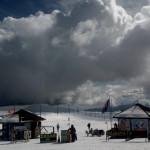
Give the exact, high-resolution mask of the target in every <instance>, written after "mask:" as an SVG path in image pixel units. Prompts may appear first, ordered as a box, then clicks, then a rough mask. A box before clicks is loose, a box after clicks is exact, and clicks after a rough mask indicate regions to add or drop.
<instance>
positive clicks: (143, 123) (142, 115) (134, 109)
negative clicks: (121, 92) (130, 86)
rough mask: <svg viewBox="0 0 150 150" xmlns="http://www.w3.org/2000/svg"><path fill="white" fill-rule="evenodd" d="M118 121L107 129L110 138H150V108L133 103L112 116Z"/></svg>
mask: <svg viewBox="0 0 150 150" xmlns="http://www.w3.org/2000/svg"><path fill="white" fill-rule="evenodd" d="M113 118H117V120H118V123H117V124H115V126H114V128H112V129H111V130H109V131H107V136H110V138H125V139H126V140H130V139H133V138H148V139H150V108H149V107H146V106H144V105H141V104H135V105H133V106H131V107H130V108H128V109H126V110H124V111H122V112H120V113H117V114H116V115H114V116H113Z"/></svg>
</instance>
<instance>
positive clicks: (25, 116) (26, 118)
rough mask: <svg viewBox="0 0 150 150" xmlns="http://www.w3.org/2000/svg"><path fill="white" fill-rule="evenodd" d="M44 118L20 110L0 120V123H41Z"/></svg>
mask: <svg viewBox="0 0 150 150" xmlns="http://www.w3.org/2000/svg"><path fill="white" fill-rule="evenodd" d="M43 120H45V119H44V118H42V117H40V116H38V115H36V114H34V113H32V112H30V111H28V110H25V109H20V110H18V111H16V112H14V113H13V114H10V115H8V116H4V117H2V118H1V119H0V123H7V122H9V123H10V122H11V123H17V122H20V121H21V122H31V121H43Z"/></svg>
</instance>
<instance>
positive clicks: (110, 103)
mask: <svg viewBox="0 0 150 150" xmlns="http://www.w3.org/2000/svg"><path fill="white" fill-rule="evenodd" d="M109 99H110V106H109V107H110V127H111V129H112V98H111V97H110V96H109Z"/></svg>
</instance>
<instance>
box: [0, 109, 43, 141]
mask: <svg viewBox="0 0 150 150" xmlns="http://www.w3.org/2000/svg"><path fill="white" fill-rule="evenodd" d="M43 120H45V119H44V118H42V117H40V116H38V115H36V114H34V113H32V112H30V111H27V110H25V109H20V110H19V111H16V112H14V113H12V114H10V115H8V116H4V117H3V118H2V119H1V120H0V124H2V137H1V139H2V140H9V141H12V140H23V139H28V138H37V137H38V136H39V134H40V129H41V121H43Z"/></svg>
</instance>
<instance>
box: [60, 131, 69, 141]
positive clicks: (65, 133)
mask: <svg viewBox="0 0 150 150" xmlns="http://www.w3.org/2000/svg"><path fill="white" fill-rule="evenodd" d="M68 142H69V140H68V131H67V130H61V143H68Z"/></svg>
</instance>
